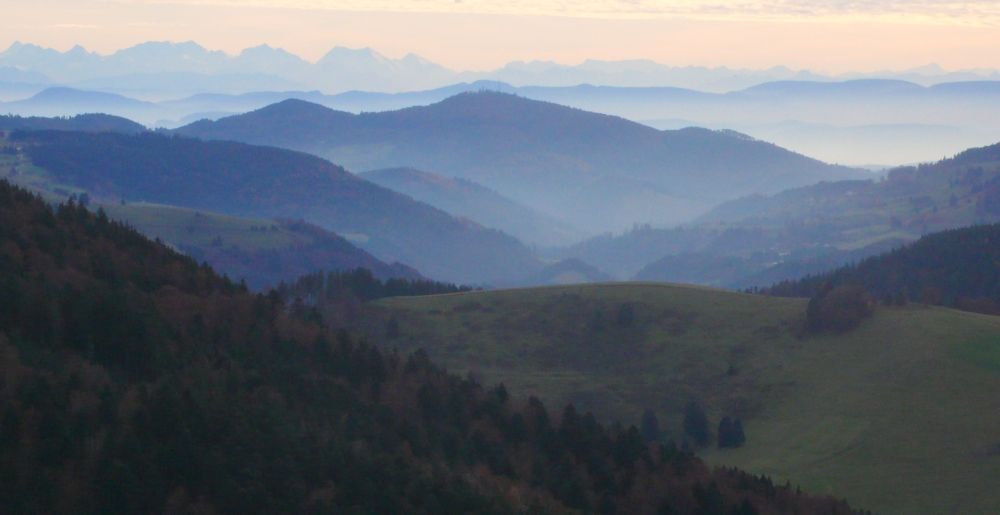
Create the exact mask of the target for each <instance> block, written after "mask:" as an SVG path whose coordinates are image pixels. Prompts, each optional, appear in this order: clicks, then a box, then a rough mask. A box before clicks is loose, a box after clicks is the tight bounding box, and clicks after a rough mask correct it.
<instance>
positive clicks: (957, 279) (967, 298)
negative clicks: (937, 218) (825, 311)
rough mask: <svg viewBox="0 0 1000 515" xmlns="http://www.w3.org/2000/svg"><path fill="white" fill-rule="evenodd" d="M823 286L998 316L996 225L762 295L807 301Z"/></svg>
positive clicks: (922, 242)
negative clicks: (851, 287) (850, 287)
mask: <svg viewBox="0 0 1000 515" xmlns="http://www.w3.org/2000/svg"><path fill="white" fill-rule="evenodd" d="M824 283H829V284H830V285H831V286H838V285H842V284H857V285H860V286H863V287H864V288H865V289H867V290H868V291H869V292H871V293H872V294H874V295H876V296H877V297H878V298H883V297H885V296H886V295H887V294H888V295H889V296H891V297H892V298H893V299H895V298H896V297H897V296H898V295H900V294H903V295H906V296H907V297H908V298H910V299H913V300H921V301H925V302H929V303H933V304H940V303H948V304H949V305H953V306H955V307H959V308H962V309H968V310H972V311H979V312H985V313H991V314H998V315H1000V224H991V225H982V226H977V227H969V228H965V229H953V230H949V231H943V232H939V233H934V234H929V235H927V236H924V237H922V238H920V239H919V240H917V241H916V242H914V243H912V244H910V245H907V246H905V247H902V248H899V249H896V250H892V251H890V252H887V253H884V254H881V255H879V256H874V257H870V258H867V259H864V260H862V261H860V262H859V263H856V264H852V265H848V266H845V267H842V268H839V269H837V270H834V271H831V272H828V273H825V274H820V275H816V276H807V277H805V278H803V279H800V280H798V281H788V282H782V283H779V284H776V285H774V286H772V287H771V288H768V289H765V290H764V292H763V293H765V294H769V295H778V296H791V297H809V296H812V295H815V294H816V292H817V291H818V290H819V289H820V287H821V286H822V285H823V284H824Z"/></svg>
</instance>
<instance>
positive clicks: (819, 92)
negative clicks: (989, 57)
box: [0, 77, 1000, 167]
mask: <svg viewBox="0 0 1000 515" xmlns="http://www.w3.org/2000/svg"><path fill="white" fill-rule="evenodd" d="M188 79H190V77H189V78H186V79H184V82H185V83H188V84H195V82H197V81H194V82H192V81H193V80H194V79H191V80H188ZM151 80H154V82H161V79H159V78H155V79H151ZM213 80H215V79H213ZM219 80H220V81H222V82H226V81H229V79H219ZM998 84H1000V82H998V81H977V82H962V83H954V82H953V83H946V84H938V85H934V86H929V87H925V86H921V85H919V84H915V83H912V82H905V81H898V80H886V79H863V80H862V79H859V80H851V81H845V82H818V81H785V82H772V83H766V84H761V85H758V86H754V87H751V88H747V89H744V90H739V91H732V92H728V93H724V94H722V93H707V92H702V91H695V90H691V89H682V88H675V87H648V88H636V87H610V86H590V85H575V86H571V87H543V86H521V87H515V86H512V85H510V84H508V83H504V82H497V81H486V80H482V81H475V82H459V83H454V84H451V85H449V86H445V87H441V88H436V89H429V90H417V91H409V92H403V93H378V92H362V91H351V92H345V93H340V94H335V95H328V94H323V93H320V92H319V91H302V90H301V89H299V90H296V89H294V88H293V89H289V88H283V87H278V86H273V87H272V88H271V89H268V87H266V86H267V85H261V90H260V91H255V92H252V93H243V94H225V93H219V92H218V91H226V89H225V88H218V87H215V86H212V85H210V84H206V85H203V86H197V87H196V88H194V89H192V91H195V90H197V91H207V92H208V93H195V94H191V95H188V96H183V97H182V98H171V99H167V100H159V101H155V102H154V101H149V100H137V99H136V98H133V97H130V96H126V95H118V94H114V93H108V92H107V91H94V90H83V89H79V88H67V87H66V86H51V85H50V86H44V85H34V86H31V88H32V89H30V91H28V92H26V93H25V92H24V91H23V88H24V87H26V86H25V85H23V84H21V85H20V86H17V88H20V89H17V91H22V93H24V94H23V95H20V96H18V95H13V94H12V95H13V96H11V95H8V96H6V97H5V96H4V95H3V94H2V92H3V87H4V86H3V84H0V102H2V103H0V112H4V113H10V114H19V115H22V116H67V115H74V114H82V113H94V112H101V113H108V114H115V115H119V116H124V117H127V118H129V119H132V120H135V121H137V122H140V123H142V124H144V125H146V126H149V127H167V128H176V127H179V126H181V125H185V124H188V123H191V122H193V121H197V120H200V119H212V120H215V119H218V118H222V117H225V116H230V115H234V114H240V113H245V112H248V111H253V110H255V109H260V108H262V107H265V106H267V105H270V104H274V103H277V102H281V101H283V100H288V99H299V100H305V101H308V102H312V103H316V104H321V105H324V106H326V107H329V108H331V109H336V110H340V111H348V112H352V113H360V112H372V111H388V110H396V109H402V108H406V107H412V106H418V105H429V104H432V103H435V102H440V101H441V100H444V99H446V98H448V97H451V96H454V95H456V94H459V93H463V92H474V91H480V90H484V89H485V90H493V91H503V92H508V93H516V94H517V95H519V96H522V97H525V98H532V99H535V100H544V101H548V102H554V103H558V104H562V105H566V106H570V107H576V108H579V109H584V110H587V111H593V112H599V113H604V114H610V115H615V116H621V117H624V118H627V119H630V120H633V121H638V122H640V123H643V124H646V125H649V126H651V127H655V128H658V129H680V128H685V127H704V128H710V129H716V130H721V129H728V130H736V131H738V132H741V133H744V134H748V135H750V136H753V137H755V138H757V139H761V140H764V141H769V142H772V143H775V144H778V145H779V146H782V147H784V148H788V149H791V150H794V151H796V152H799V153H802V154H805V155H808V156H811V157H814V158H818V159H821V160H824V161H827V162H834V163H847V164H852V165H865V166H875V165H881V166H880V167H886V166H889V165H899V164H909V163H913V162H922V161H934V160H938V159H940V158H942V157H945V156H948V155H952V154H955V153H957V152H959V151H961V150H963V149H966V148H969V147H975V146H982V145H987V144H990V143H993V142H994V141H996V140H1000V122H998V121H997V120H1000V87H998ZM189 93H190V92H189ZM186 94H187V93H185V95H186ZM4 98H7V100H6V101H4Z"/></svg>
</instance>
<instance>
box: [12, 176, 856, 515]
mask: <svg viewBox="0 0 1000 515" xmlns="http://www.w3.org/2000/svg"><path fill="white" fill-rule="evenodd" d="M0 242H2V245H0V289H2V291H3V292H4V295H3V296H2V297H0V370H2V371H3V372H2V377H3V379H4V381H3V383H2V384H0V511H2V512H3V513H8V514H29V513H31V514H35V513H51V514H77V513H79V514H99V513H100V514H103V513H115V514H132V513H135V514H139V513H141V514H150V513H163V514H175V513H176V514H179V513H192V514H195V513H197V514H215V513H218V514H221V513H247V514H250V513H261V514H264V513H268V514H271V513H288V514H293V513H296V514H297V513H301V514H323V513H358V514H362V513H372V514H374V513H401V514H403V513H427V514H431V513H434V514H439V513H484V514H485V513H497V514H500V513H648V514H678V515H680V514H699V515H714V514H718V515H746V514H779V513H789V514H790V513H799V514H820V513H822V514H830V513H845V514H846V513H856V512H855V511H853V510H852V509H851V508H850V507H849V506H847V505H846V504H845V503H844V502H843V501H838V500H835V499H832V498H823V497H814V496H809V495H806V494H803V493H801V492H800V491H798V490H797V489H795V488H794V487H792V486H791V485H776V484H773V483H772V481H771V480H769V479H767V478H762V477H754V476H751V475H748V474H746V473H743V472H740V471H738V470H734V469H722V468H720V469H714V470H711V469H709V468H708V467H706V466H705V465H704V464H703V463H702V462H701V461H700V460H699V459H697V458H695V457H694V456H693V455H691V454H690V453H689V452H686V451H681V450H679V449H678V448H677V447H676V446H674V445H673V444H670V443H668V444H665V445H656V446H651V445H649V444H647V442H646V441H645V440H644V439H643V438H642V436H641V434H640V432H639V430H638V429H636V428H635V427H628V428H625V427H622V426H621V425H619V424H612V425H611V426H608V427H605V426H602V425H601V424H599V423H598V422H597V421H596V419H595V417H594V416H593V415H591V414H589V413H579V412H577V411H576V410H575V409H574V408H573V407H572V406H568V407H566V408H565V409H562V408H551V407H546V406H544V405H543V404H542V403H541V402H539V401H538V400H537V399H534V398H529V399H526V400H525V399H522V398H521V397H519V396H518V394H517V392H508V391H507V390H506V388H504V386H503V385H497V386H485V385H479V384H476V383H475V382H474V381H473V380H472V379H463V378H460V377H458V376H455V375H451V374H449V373H447V372H446V371H444V370H442V369H440V368H439V367H437V366H435V365H434V364H433V363H431V362H430V361H429V360H428V358H427V356H426V354H424V353H422V352H417V353H415V354H413V355H410V356H401V355H397V354H395V353H391V352H386V351H384V350H382V349H379V348H376V347H373V346H370V345H367V344H365V343H364V342H361V341H357V340H356V339H355V338H353V337H352V336H351V335H350V334H347V333H346V332H343V331H340V332H337V331H333V330H332V329H330V328H329V327H327V326H325V325H323V323H322V322H321V321H320V320H319V317H318V316H316V313H315V312H314V311H311V310H308V309H297V308H294V306H287V305H286V303H285V302H284V300H283V298H282V295H281V294H279V293H278V292H276V291H272V292H270V293H268V294H261V293H258V294H254V293H251V292H249V291H248V290H247V289H246V288H245V287H243V286H242V285H238V284H234V283H233V282H232V281H230V280H229V279H227V278H226V277H219V276H218V275H216V274H215V273H214V272H213V271H212V270H211V269H210V268H209V267H207V266H205V265H199V264H198V263H197V262H195V261H194V260H192V259H190V258H188V257H185V256H183V255H181V254H178V253H176V252H174V251H172V250H170V249H169V248H168V247H166V246H164V245H162V244H160V243H158V242H153V241H150V240H148V239H146V238H145V237H143V236H142V235H140V234H139V233H138V232H136V231H135V230H133V229H132V228H130V227H128V226H126V225H123V224H121V223H118V222H114V221H111V220H109V219H108V218H107V216H105V215H104V214H103V213H102V212H98V213H96V214H95V213H92V212H90V211H88V210H87V209H86V208H85V207H83V206H80V205H78V204H75V203H72V202H70V203H67V204H62V205H59V206H57V207H52V206H51V205H49V204H47V203H46V202H44V201H43V200H42V199H41V198H39V197H37V196H34V195H33V194H31V193H29V192H27V191H25V190H22V189H19V188H17V187H14V186H12V185H10V184H9V183H6V182H2V183H0ZM348 276H349V274H348V275H347V276H345V277H348ZM383 287H385V285H383ZM550 410H551V411H550Z"/></svg>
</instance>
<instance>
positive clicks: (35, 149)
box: [12, 132, 541, 284]
mask: <svg viewBox="0 0 1000 515" xmlns="http://www.w3.org/2000/svg"><path fill="white" fill-rule="evenodd" d="M12 138H13V140H14V141H15V144H16V145H18V146H20V147H21V148H22V151H23V153H24V155H25V156H27V158H30V164H31V165H33V166H34V167H37V168H38V169H37V170H35V169H33V168H30V167H27V166H25V165H24V164H23V163H22V165H18V168H19V169H21V170H22V171H21V172H20V173H21V174H22V175H28V174H29V172H31V173H33V174H35V175H37V176H43V177H45V178H46V180H50V181H51V182H56V183H61V184H66V185H69V186H72V187H75V188H79V189H81V190H85V191H86V192H88V193H89V194H90V195H91V196H92V197H94V198H96V199H105V200H107V201H119V200H120V201H124V202H126V203H128V202H138V201H145V202H150V203H156V204H166V205H174V206H179V207H185V208H189V209H195V210H205V211H212V212H217V213H222V214H227V215H232V216H239V217H246V218H255V219H273V218H282V217H287V218H294V219H298V218H301V219H303V220H305V221H308V222H310V223H314V224H316V225H319V226H321V227H323V228H325V229H328V230H332V231H334V232H336V233H337V234H340V235H342V236H344V237H346V238H349V239H352V240H353V241H355V242H357V243H358V244H359V245H360V246H361V247H362V248H363V249H364V250H366V251H368V252H370V253H371V254H372V255H374V256H376V257H377V258H379V259H380V260H382V261H385V262H390V263H391V262H394V261H399V262H403V263H407V264H409V265H412V266H414V267H416V268H417V269H418V270H420V271H421V273H423V274H425V275H427V276H428V277H432V278H435V279H439V280H446V281H450V282H457V283H466V284H469V283H474V284H481V283H501V282H504V281H515V280H517V279H519V278H521V277H523V276H525V275H527V274H529V273H531V271H533V270H536V269H538V268H539V267H540V266H541V265H540V264H539V263H538V262H537V261H536V260H535V258H534V256H533V255H532V253H531V252H530V250H529V249H528V248H527V247H525V246H524V245H523V244H522V243H521V242H519V241H518V240H517V239H515V238H513V237H511V236H508V235H506V234H504V233H501V232H499V231H496V230H493V229H487V228H484V227H482V226H479V225H477V224H475V223H472V222H469V221H463V220H457V219H455V218H453V217H451V216H449V215H448V214H447V213H444V212H443V211H440V210H437V209H435V208H433V207H431V206H428V205H426V204H423V203H420V202H416V201H414V200H412V199H411V198H409V197H406V196H405V195H401V194H398V193H395V192H392V191H390V190H387V189H385V188H382V187H381V186H377V185H375V184H372V183H369V182H367V181H364V180H362V179H359V178H358V177H356V176H354V175H352V174H350V173H348V172H346V171H344V169H343V168H341V167H339V166H336V165H333V164H331V163H329V162H328V161H324V160H322V159H320V158H317V157H314V156H310V155H307V154H303V153H299V152H292V151H288V150H282V149H276V148H266V147H256V146H252V145H246V144H241V143H233V142H201V141H197V140H193V139H188V138H180V137H166V136H162V135H156V134H151V133H143V134H139V135H134V136H133V135H124V134H114V133H82V132H75V133H72V132H21V133H18V132H15V133H14V134H13V135H12ZM67 195H68V193H67Z"/></svg>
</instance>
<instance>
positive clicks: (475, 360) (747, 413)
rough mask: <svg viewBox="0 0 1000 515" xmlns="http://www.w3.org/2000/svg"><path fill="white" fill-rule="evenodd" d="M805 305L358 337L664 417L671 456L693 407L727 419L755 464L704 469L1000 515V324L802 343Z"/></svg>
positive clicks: (743, 305) (716, 453) (693, 308)
mask: <svg viewBox="0 0 1000 515" xmlns="http://www.w3.org/2000/svg"><path fill="white" fill-rule="evenodd" d="M806 303H807V301H806V300H805V299H787V298H775V297H766V296H759V295H746V294H741V293H737V292H728V291H722V290H715V289H709V288H704V287H695V286H683V285H670V284H651V283H618V284H591V285H576V286H561V287H546V288H531V289H516V290H504V291H484V292H472V293H462V294H455V295H443V296H436V297H426V298H420V299H416V298H398V299H383V300H380V301H378V302H375V303H373V304H371V305H370V306H369V308H368V311H367V314H366V315H365V318H364V321H363V322H361V323H359V330H362V331H364V330H367V331H368V332H367V333H366V334H367V335H368V337H369V338H372V339H373V340H374V341H376V342H379V343H381V344H385V345H389V346H393V347H396V348H399V349H400V350H401V351H404V352H405V351H407V350H410V349H417V348H422V349H426V351H427V352H428V354H429V355H430V356H431V358H432V359H434V360H436V361H438V362H439V363H441V364H442V365H444V366H446V367H448V369H449V370H454V371H459V372H462V373H470V374H471V375H472V376H473V377H479V378H482V380H484V381H487V382H493V381H503V382H504V383H505V384H506V385H508V387H512V388H514V389H517V390H520V391H525V392H531V393H533V394H535V395H538V396H539V397H540V398H542V399H545V400H547V402H550V403H563V402H572V403H574V404H575V405H576V406H577V407H578V409H582V410H593V411H594V413H595V414H596V415H597V416H598V417H599V418H601V419H604V420H611V419H617V420H620V421H622V422H623V423H626V424H627V423H637V422H638V421H639V420H640V416H641V415H642V413H643V412H644V410H647V409H649V410H652V411H653V412H654V413H655V415H656V416H657V417H658V418H659V422H660V424H659V427H660V428H661V429H662V430H663V431H664V437H665V438H666V437H672V438H676V439H681V438H683V437H684V431H683V430H682V420H681V419H682V413H683V412H684V410H685V406H686V405H687V404H688V403H690V402H691V401H692V400H694V401H696V402H698V403H699V404H700V405H701V406H703V407H704V409H705V411H706V413H707V414H708V419H709V421H710V423H711V425H710V427H712V428H713V429H714V428H715V427H716V424H718V422H719V420H720V419H721V418H722V417H723V416H730V417H740V418H742V420H743V425H744V427H745V428H746V437H747V440H746V445H745V446H744V447H742V448H739V449H735V450H731V449H725V450H714V449H713V450H706V451H704V452H703V453H702V456H704V458H705V459H706V460H708V461H709V462H710V463H713V464H717V465H728V466H732V465H736V466H739V467H746V468H747V469H748V470H750V471H751V472H753V473H757V474H767V475H768V476H770V477H773V478H774V479H775V480H776V481H777V482H779V483H780V482H784V481H785V480H786V479H788V480H791V481H793V482H797V481H801V482H802V484H803V488H805V489H807V490H810V489H811V490H815V491H821V492H824V493H826V494H830V495H834V496H836V497H838V498H847V499H849V500H851V502H852V503H856V504H859V505H862V506H865V507H866V508H870V509H872V510H874V511H877V512H879V513H887V514H902V513H906V514H909V515H938V514H942V513H955V512H958V513H963V514H978V515H986V514H992V513H996V512H997V511H998V510H1000V494H998V493H997V491H996V488H995V485H994V480H993V478H994V477H995V474H996V470H997V467H998V466H1000V453H998V452H997V449H998V448H1000V447H998V446H1000V435H998V433H997V431H996V428H997V426H998V424H1000V415H998V413H1000V400H998V399H997V398H996V396H993V395H988V394H987V393H986V392H991V391H994V390H995V389H997V388H1000V318H997V317H990V316H985V315H978V314H973V313H965V312H961V311H956V310H950V309H944V308H937V307H924V306H920V305H914V304H910V305H909V306H906V307H877V308H876V310H875V313H874V316H873V317H872V318H870V319H867V320H865V321H864V322H862V324H861V326H860V327H859V328H857V329H855V330H853V331H851V332H848V333H842V334H824V335H805V334H804V333H802V332H801V331H800V329H801V327H802V324H803V322H804V318H805V310H806ZM386 324H392V325H394V326H395V328H396V330H397V331H396V332H395V333H386V332H385V331H384V330H383V329H382V328H383V327H385V326H386ZM362 327H363V328H367V329H361V328H362ZM390 336H392V337H390Z"/></svg>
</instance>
